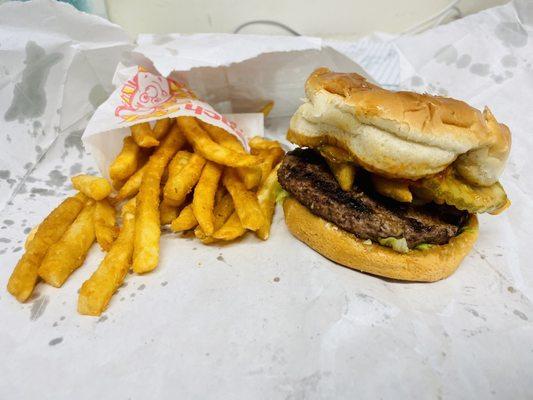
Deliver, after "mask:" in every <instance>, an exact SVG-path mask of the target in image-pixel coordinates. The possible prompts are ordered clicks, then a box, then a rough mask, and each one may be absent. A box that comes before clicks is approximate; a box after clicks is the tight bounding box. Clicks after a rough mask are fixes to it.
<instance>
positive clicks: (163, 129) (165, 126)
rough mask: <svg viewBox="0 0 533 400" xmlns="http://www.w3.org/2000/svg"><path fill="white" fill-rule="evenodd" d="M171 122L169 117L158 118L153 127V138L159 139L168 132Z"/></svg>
mask: <svg viewBox="0 0 533 400" xmlns="http://www.w3.org/2000/svg"><path fill="white" fill-rule="evenodd" d="M172 122H173V121H172V120H171V119H170V118H163V119H158V120H157V121H156V122H155V125H154V129H153V134H154V138H155V139H157V140H161V139H162V138H163V137H164V136H165V135H166V134H167V133H168V132H169V130H170V127H171V126H172Z"/></svg>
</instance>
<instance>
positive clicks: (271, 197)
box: [255, 164, 281, 240]
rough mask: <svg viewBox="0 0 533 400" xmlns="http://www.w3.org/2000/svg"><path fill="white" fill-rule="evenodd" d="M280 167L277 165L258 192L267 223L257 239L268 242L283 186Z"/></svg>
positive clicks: (262, 227) (258, 231) (260, 229)
mask: <svg viewBox="0 0 533 400" xmlns="http://www.w3.org/2000/svg"><path fill="white" fill-rule="evenodd" d="M280 165H281V164H278V165H276V167H275V168H274V169H273V170H272V171H271V172H270V174H268V177H267V178H266V179H265V181H264V182H263V184H262V185H261V187H260V188H259V190H258V191H257V200H258V201H259V206H260V207H261V211H263V216H264V217H265V222H264V223H263V225H262V226H261V228H259V229H258V230H257V231H256V232H255V234H256V235H257V237H258V238H259V239H261V240H267V239H268V237H269V236H270V226H271V225H272V217H273V216H274V211H275V209H276V196H277V195H278V193H279V192H280V190H281V186H280V184H279V182H278V169H279V167H280Z"/></svg>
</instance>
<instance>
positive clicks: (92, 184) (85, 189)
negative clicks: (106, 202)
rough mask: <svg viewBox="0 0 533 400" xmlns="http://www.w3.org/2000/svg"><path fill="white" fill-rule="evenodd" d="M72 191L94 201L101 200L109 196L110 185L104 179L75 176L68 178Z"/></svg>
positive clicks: (90, 176)
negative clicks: (77, 191)
mask: <svg viewBox="0 0 533 400" xmlns="http://www.w3.org/2000/svg"><path fill="white" fill-rule="evenodd" d="M70 180H71V181H72V186H73V187H74V189H77V190H79V191H80V192H82V193H83V194H84V195H86V196H88V197H90V198H91V199H94V200H102V199H105V198H106V197H107V196H109V195H110V194H111V190H113V188H112V187H111V184H110V183H109V181H108V180H107V179H105V178H101V177H99V176H92V175H77V176H73V177H72V178H70Z"/></svg>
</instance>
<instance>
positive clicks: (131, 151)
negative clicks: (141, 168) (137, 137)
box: [109, 136, 141, 181]
mask: <svg viewBox="0 0 533 400" xmlns="http://www.w3.org/2000/svg"><path fill="white" fill-rule="evenodd" d="M140 158H141V148H140V147H139V146H138V145H137V143H135V141H134V140H133V138H132V137H130V136H128V137H125V138H124V143H123V145H122V150H121V151H120V153H119V154H118V156H117V158H115V160H114V161H113V162H112V163H111V165H110V167H109V176H110V177H111V179H112V180H113V181H123V180H124V179H128V178H129V177H130V176H131V175H133V174H134V172H135V171H136V170H137V166H138V165H139V160H140Z"/></svg>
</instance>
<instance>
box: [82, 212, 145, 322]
mask: <svg viewBox="0 0 533 400" xmlns="http://www.w3.org/2000/svg"><path fill="white" fill-rule="evenodd" d="M134 233H135V216H134V215H133V214H131V213H126V214H125V215H124V217H123V218H122V228H121V229H120V234H119V235H118V238H117V240H115V242H114V243H113V245H112V246H111V248H110V249H109V252H108V253H107V254H106V256H105V257H104V259H103V260H102V262H101V263H100V266H99V267H98V269H97V270H96V271H95V272H94V273H93V274H92V275H91V277H90V278H89V279H88V280H86V281H85V282H84V283H83V285H82V286H81V289H80V294H79V296H78V312H79V313H80V314H84V315H93V316H97V315H100V314H101V313H102V312H103V311H104V310H105V309H106V307H107V305H108V303H109V301H110V300H111V297H112V296H113V294H114V293H115V292H116V291H117V289H118V287H119V286H120V285H121V284H122V282H123V281H124V278H125V277H126V274H127V272H128V269H129V267H130V265H131V257H132V254H133V235H134Z"/></svg>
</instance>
